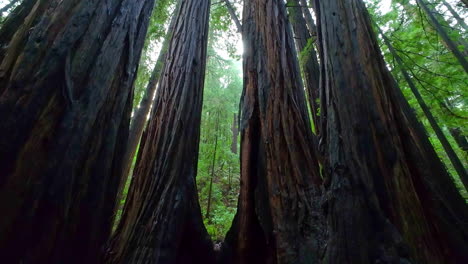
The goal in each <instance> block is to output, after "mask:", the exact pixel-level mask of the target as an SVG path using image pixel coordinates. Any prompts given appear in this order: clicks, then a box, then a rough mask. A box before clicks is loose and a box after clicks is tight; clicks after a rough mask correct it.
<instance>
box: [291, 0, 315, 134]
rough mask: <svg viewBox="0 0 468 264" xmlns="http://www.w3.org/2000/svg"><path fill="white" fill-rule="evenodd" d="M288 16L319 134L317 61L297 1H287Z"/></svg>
mask: <svg viewBox="0 0 468 264" xmlns="http://www.w3.org/2000/svg"><path fill="white" fill-rule="evenodd" d="M288 5H289V8H288V14H289V21H290V22H291V25H292V28H293V32H294V39H295V42H296V47H297V50H298V51H299V64H300V66H301V68H302V73H303V75H304V80H305V86H306V90H307V95H308V99H309V106H310V109H311V115H312V122H313V125H314V129H315V132H316V134H318V132H319V126H318V119H319V117H318V109H319V105H318V103H317V100H318V98H319V97H318V91H319V90H318V87H319V78H320V68H319V64H318V60H317V53H316V52H315V48H314V45H313V42H312V38H311V35H310V34H309V30H308V29H307V24H306V20H305V19H304V16H303V15H302V14H303V12H302V7H301V6H300V3H299V0H288Z"/></svg>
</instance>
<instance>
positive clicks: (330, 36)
mask: <svg viewBox="0 0 468 264" xmlns="http://www.w3.org/2000/svg"><path fill="white" fill-rule="evenodd" d="M317 6H318V7H319V12H318V14H319V21H320V29H319V31H320V38H321V43H322V45H323V50H324V51H326V52H324V53H323V54H322V60H323V65H324V66H323V69H324V70H323V74H324V76H323V77H322V78H323V79H324V80H325V82H324V87H323V94H322V96H323V100H324V101H323V105H324V108H326V109H324V113H325V114H324V115H323V116H322V117H323V119H322V122H323V124H324V125H325V126H324V127H325V128H326V130H327V131H326V137H325V138H324V140H325V142H326V143H325V145H326V149H327V156H328V161H327V164H326V166H325V167H326V168H327V171H328V172H329V175H328V177H329V182H330V185H329V186H328V193H327V203H326V204H327V206H326V208H327V211H328V223H329V235H330V237H329V241H328V245H327V252H326V254H325V259H324V262H325V263H348V262H349V263H375V262H381V263H394V262H399V261H400V262H401V261H408V260H411V261H415V262H421V263H462V262H465V261H466V258H467V256H466V254H465V252H466V250H467V249H466V245H467V243H466V241H467V237H468V236H467V234H468V233H467V224H466V223H467V219H468V218H467V217H468V215H467V212H468V211H467V208H466V204H465V201H464V200H463V199H462V198H461V196H460V194H459V193H458V191H457V189H456V188H455V185H454V183H453V181H452V180H451V178H450V176H449V175H448V174H447V172H446V170H445V168H444V167H443V165H442V163H441V161H440V160H439V159H438V157H437V155H436V153H435V151H434V150H433V148H432V146H431V145H430V143H429V141H428V139H427V136H426V134H425V131H424V129H423V127H422V126H421V124H419V123H418V121H417V119H416V117H415V116H414V113H413V111H412V110H411V108H410V107H409V105H408V103H407V102H406V101H405V99H404V97H403V95H402V94H401V91H400V90H399V89H398V87H397V86H396V83H395V81H394V80H393V78H392V76H391V75H390V73H389V72H388V69H387V68H386V66H385V62H384V61H383V58H382V57H381V52H380V50H379V48H378V44H377V41H376V39H375V33H374V32H373V31H372V28H371V26H370V20H369V17H368V14H367V11H366V9H365V6H364V4H363V2H362V1H361V0H330V1H317ZM449 223H451V224H449ZM350 241H353V242H350Z"/></svg>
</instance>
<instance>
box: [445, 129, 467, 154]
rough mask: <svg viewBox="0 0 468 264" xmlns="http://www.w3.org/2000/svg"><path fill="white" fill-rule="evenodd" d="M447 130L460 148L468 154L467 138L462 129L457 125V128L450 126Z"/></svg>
mask: <svg viewBox="0 0 468 264" xmlns="http://www.w3.org/2000/svg"><path fill="white" fill-rule="evenodd" d="M449 131H450V134H451V135H452V136H453V138H454V139H455V141H456V142H457V144H458V146H459V147H460V149H461V150H463V151H464V152H465V154H468V140H467V139H466V136H464V135H463V134H462V130H461V129H460V128H458V127H457V128H451V129H449Z"/></svg>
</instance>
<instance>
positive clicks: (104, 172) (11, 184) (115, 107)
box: [0, 0, 154, 263]
mask: <svg viewBox="0 0 468 264" xmlns="http://www.w3.org/2000/svg"><path fill="white" fill-rule="evenodd" d="M153 4H154V1H153V0H110V1H97V0H92V1H84V0H83V1H82V0H75V1H71V0H69V1H67V0H64V1H39V0H37V1H33V0H25V1H24V2H23V3H22V5H21V6H19V7H18V8H16V9H15V10H14V11H13V13H12V16H11V17H9V18H8V19H7V20H6V21H5V24H4V27H2V29H1V30H0V43H1V46H2V47H6V48H4V49H2V51H1V52H0V63H1V64H0V116H1V119H2V121H1V122H0V199H1V200H0V211H1V215H2V216H1V217H0V259H1V261H2V262H4V263H97V259H98V255H99V254H100V250H101V249H102V246H103V244H104V242H105V240H106V239H107V237H108V236H109V233H110V230H111V223H112V210H113V204H114V200H115V196H116V191H117V185H118V181H119V179H120V175H121V162H122V156H123V153H124V150H125V144H124V143H125V142H126V140H127V136H128V126H129V120H130V111H131V107H132V106H131V103H132V99H133V98H132V94H133V88H132V84H133V81H134V78H135V71H136V68H137V65H138V61H139V58H140V54H141V49H142V46H143V42H144V38H145V35H146V31H147V25H148V21H149V16H150V13H151V10H152V7H153Z"/></svg>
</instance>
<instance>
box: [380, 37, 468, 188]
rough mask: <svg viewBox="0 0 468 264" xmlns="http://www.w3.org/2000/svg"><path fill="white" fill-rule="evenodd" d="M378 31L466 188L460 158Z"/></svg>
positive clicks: (393, 50)
mask: <svg viewBox="0 0 468 264" xmlns="http://www.w3.org/2000/svg"><path fill="white" fill-rule="evenodd" d="M378 31H379V32H380V35H381V36H382V39H383V41H384V43H385V45H386V46H387V47H388V49H389V51H390V53H391V54H392V56H393V58H394V59H395V61H396V62H397V64H398V66H399V67H400V71H401V73H402V74H403V78H404V79H405V81H406V83H407V84H408V86H409V87H410V90H411V92H412V93H413V95H414V97H416V101H417V102H418V104H419V106H420V107H421V109H422V111H423V113H424V115H425V116H426V118H427V120H428V121H429V124H430V125H431V127H432V129H433V130H434V132H435V134H436V136H437V139H438V140H439V141H440V144H442V148H443V149H444V151H445V153H446V154H447V157H448V158H449V160H450V162H451V163H452V165H453V167H454V168H455V171H456V172H457V174H458V176H459V177H460V180H461V182H462V183H463V186H464V187H465V189H466V190H468V174H467V171H466V169H465V168H464V167H463V163H462V162H461V160H460V158H459V157H458V156H457V154H456V153H455V151H454V150H453V148H452V146H451V145H450V143H449V141H448V140H447V137H446V136H445V134H444V132H443V131H442V129H441V128H440V126H439V124H437V121H436V119H435V117H434V116H433V115H432V112H431V110H430V109H429V107H428V106H427V105H426V102H424V99H423V98H422V96H421V94H420V93H419V91H418V88H416V85H415V84H414V82H413V80H412V79H411V76H410V75H409V73H408V72H407V71H406V69H405V65H404V63H403V60H402V59H401V58H400V56H399V55H398V53H397V52H396V50H395V48H393V45H392V43H391V42H390V40H389V39H388V38H387V36H386V35H385V34H384V33H383V32H382V31H381V30H380V28H378Z"/></svg>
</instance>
